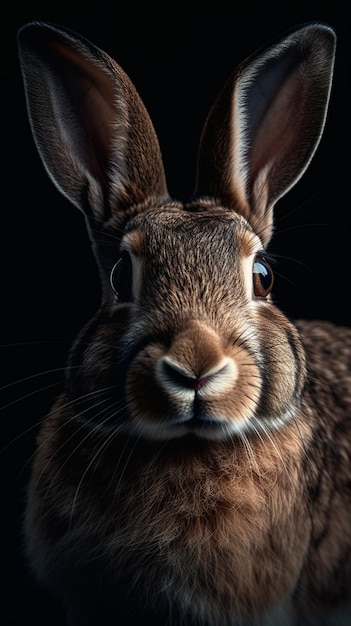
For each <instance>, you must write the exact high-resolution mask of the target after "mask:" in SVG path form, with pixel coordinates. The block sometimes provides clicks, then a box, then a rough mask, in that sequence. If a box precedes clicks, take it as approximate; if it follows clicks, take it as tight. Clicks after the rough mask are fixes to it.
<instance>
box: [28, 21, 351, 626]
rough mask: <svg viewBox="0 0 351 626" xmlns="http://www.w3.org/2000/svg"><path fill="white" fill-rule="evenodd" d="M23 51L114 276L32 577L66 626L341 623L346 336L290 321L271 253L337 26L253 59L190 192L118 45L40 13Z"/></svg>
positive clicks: (42, 444) (44, 497)
mask: <svg viewBox="0 0 351 626" xmlns="http://www.w3.org/2000/svg"><path fill="white" fill-rule="evenodd" d="M18 41H19V56H20V65H21V69H22V74H23V79H24V90H25V95H26V102H27V108H28V114H29V120H30V125H31V129H32V133H33V136H34V140H35V143H36V146H37V149H38V151H39V154H40V156H41V159H42V161H43V164H44V166H45V168H46V170H47V172H48V175H49V176H50V177H51V179H52V181H53V182H54V184H55V185H56V186H57V188H58V189H59V191H60V192H61V193H62V194H63V195H64V196H65V197H66V198H68V200H69V201H70V202H71V203H72V204H73V205H75V206H76V207H77V208H78V209H79V210H80V211H82V212H83V214H84V216H85V221H86V225H87V230H88V233H89V236H90V239H91V242H92V246H93V250H94V253H95V255H96V259H97V264H98V268H99V273H100V277H101V285H102V298H101V307H100V309H99V310H98V311H97V312H96V314H95V316H94V317H93V319H91V320H90V321H89V322H88V323H87V324H86V325H85V327H84V328H83V329H82V330H81V332H80V334H79V335H78V337H77V339H76V340H75V342H74V343H73V346H72V348H71V350H70V353H69V356H68V362H67V369H66V374H65V380H64V389H63V392H62V394H61V395H60V396H59V397H57V398H56V400H55V402H54V405H53V408H52V410H51V412H50V414H49V416H47V417H46V418H45V421H44V423H43V425H42V427H41V429H40V432H39V435H38V440H37V449H36V454H35V459H34V461H33V468H32V474H31V479H30V484H29V486H28V497H27V504H26V512H25V522H24V526H25V530H24V533H25V542H26V550H27V555H28V560H29V562H30V563H31V567H32V568H33V573H34V575H35V576H36V578H37V580H38V582H39V584H43V585H46V586H47V588H48V589H50V590H51V593H53V594H54V595H55V597H57V599H58V602H59V603H60V606H62V610H63V611H64V614H65V619H67V624H69V625H70V626H78V625H79V626H92V625H94V626H95V625H96V624H103V625H104V626H105V625H106V626H107V625H111V626H117V625H124V624H131V623H132V624H143V625H146V624H152V625H153V626H155V625H158V624H159V625H161V624H162V625H163V626H165V625H169V626H189V625H191V626H243V625H244V626H246V625H268V624H269V625H276V624H277V625H278V624H279V626H280V625H283V624H336V623H337V624H341V623H346V620H348V619H349V618H350V615H351V613H350V600H351V592H350V586H351V559H350V554H351V536H350V534H351V533H350V530H351V490H350V484H351V467H350V453H351V427H350V426H351V424H350V417H351V368H350V363H351V329H350V328H347V327H342V326H337V325H334V324H332V323H331V322H327V321H318V320H317V321H307V320H301V321H293V320H290V319H288V317H287V316H286V315H285V313H283V312H281V311H280V310H279V308H278V307H277V306H276V304H275V303H274V301H273V296H272V290H273V285H274V276H273V270H272V267H271V264H270V262H269V253H268V252H267V247H268V244H269V242H270V240H271V237H272V233H273V208H274V205H275V204H276V203H277V201H278V200H279V199H280V198H282V197H283V196H284V195H285V194H286V193H287V192H288V191H289V189H290V188H291V187H292V186H293V185H295V184H296V183H297V181H298V180H299V179H300V177H301V176H302V174H303V173H304V172H305V170H306V168H307V167H308V165H309V163H310V161H311V159H312V157H313V155H314V153H315V151H316V149H317V146H318V144H319V141H320V138H321V134H322V132H323V128H324V124H325V119H326V114H327V108H328V101H329V96H330V89H331V82H332V74H333V64H334V56H335V42H336V36H335V32H334V29H333V28H331V27H330V26H328V25H325V24H322V23H316V22H312V23H307V24H302V25H298V26H296V27H294V28H292V29H291V30H289V31H287V32H285V33H283V34H281V35H280V36H279V37H277V38H276V39H275V40H272V41H270V42H269V43H268V44H266V45H265V46H264V47H262V48H260V49H259V50H258V51H257V52H255V53H254V54H252V55H251V56H250V57H249V58H248V59H246V60H245V61H244V62H242V63H241V64H240V65H239V67H238V68H237V69H236V71H234V73H233V74H232V75H231V76H230V77H229V79H228V81H227V83H226V84H225V86H224V88H223V90H222V91H221V93H220V94H219V96H218V98H217V100H216V101H215V103H214V105H213V107H212V109H211V110H210V112H209V115H208V117H207V120H206V122H205V125H204V128H203V131H202V134H201V138H200V147H199V152H198V158H197V168H196V182H195V191H194V195H193V197H192V198H190V199H189V200H188V201H186V202H182V201H180V200H176V199H173V198H171V197H170V196H169V193H168V191H167V184H166V178H165V173H164V167H163V161H162V156H161V151H160V147H159V143H158V139H157V137H156V133H155V130H154V127H153V125H152V122H151V120H150V118H149V115H148V113H147V111H146V109H145V106H144V104H143V103H142V101H141V98H140V97H139V95H138V93H137V91H136V88H135V87H134V85H133V84H132V82H131V80H130V79H129V78H128V76H127V75H126V74H125V73H124V71H123V70H122V69H121V67H120V66H119V65H118V64H117V63H116V62H115V61H114V60H113V59H112V58H111V57H110V56H109V55H108V54H107V53H106V52H104V51H102V50H101V49H99V48H97V47H95V46H94V45H93V44H92V43H90V42H89V41H88V40H86V39H85V38H84V37H82V36H80V35H79V34H77V33H75V32H73V31H70V30H69V29H66V28H63V27H61V26H57V25H54V24H49V23H45V22H31V23H29V24H26V25H24V26H23V27H22V28H21V29H20V31H19V33H18ZM343 620H344V621H343ZM348 623H349V622H348Z"/></svg>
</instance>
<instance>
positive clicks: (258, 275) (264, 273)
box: [252, 255, 274, 298]
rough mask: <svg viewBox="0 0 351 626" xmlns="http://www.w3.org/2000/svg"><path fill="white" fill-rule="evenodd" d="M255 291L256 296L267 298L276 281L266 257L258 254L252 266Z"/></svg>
mask: <svg viewBox="0 0 351 626" xmlns="http://www.w3.org/2000/svg"><path fill="white" fill-rule="evenodd" d="M252 281H253V292H254V295H255V296H256V298H266V297H267V296H268V294H270V292H271V291H272V288H273V283H274V275H273V270H272V268H271V266H270V265H269V263H268V262H267V261H266V259H265V258H264V257H263V256H261V255H257V256H256V258H255V261H254V264H253V268H252Z"/></svg>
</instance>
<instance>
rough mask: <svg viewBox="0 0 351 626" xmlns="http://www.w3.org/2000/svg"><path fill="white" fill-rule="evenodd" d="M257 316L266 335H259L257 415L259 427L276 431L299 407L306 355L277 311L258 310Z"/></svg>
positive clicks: (266, 308)
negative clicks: (260, 357)
mask: <svg viewBox="0 0 351 626" xmlns="http://www.w3.org/2000/svg"><path fill="white" fill-rule="evenodd" d="M258 317H259V328H261V329H263V328H266V329H268V332H262V331H261V332H260V340H261V355H262V367H261V371H262V379H263V389H262V397H261V402H260V407H259V411H258V413H257V415H258V418H259V420H260V421H261V423H262V424H263V423H264V424H266V425H267V426H268V427H269V426H271V427H272V428H276V427H279V426H280V425H281V424H282V423H284V422H285V421H286V420H287V419H291V418H292V417H294V415H295V414H296V411H297V409H298V407H299V404H300V398H301V393H302V390H303V388H304V384H305V378H306V370H305V356H304V351H303V348H302V345H301V342H300V339H299V336H298V333H297V331H296V329H295V328H294V327H293V326H292V325H291V324H290V323H289V322H288V320H287V319H286V318H285V317H284V316H283V315H282V314H281V313H280V312H279V311H277V310H273V309H272V308H271V307H260V308H259V311H258ZM267 373H269V374H267Z"/></svg>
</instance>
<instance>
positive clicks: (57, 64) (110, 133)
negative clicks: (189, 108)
mask: <svg viewBox="0 0 351 626" xmlns="http://www.w3.org/2000/svg"><path fill="white" fill-rule="evenodd" d="M18 42H19V53H20V60H21V67H22V73H23V78H24V84H25V92H26V98H27V105H28V113H29V118H30V122H31V127H32V131H33V135H34V138H35V141H36V145H37V148H38V150H39V153H40V155H41V158H42V160H43V163H44V165H45V167H46V169H47V171H48V173H49V175H50V176H51V178H52V180H53V181H54V183H55V184H56V185H57V187H58V188H59V190H60V191H61V192H62V193H63V194H64V195H65V196H67V198H69V200H71V202H73V204H75V205H76V206H77V207H78V208H79V209H80V210H82V211H83V212H84V213H85V214H86V215H87V216H88V217H93V218H95V220H98V221H102V222H104V221H106V220H107V219H108V218H109V217H110V214H111V213H112V212H113V211H119V212H122V211H127V210H128V208H129V207H131V206H133V205H141V204H143V203H145V202H147V201H148V200H150V199H153V198H154V199H155V198H157V199H159V198H164V197H167V196H168V192H167V187H166V181H165V175H164V169H163V164H162V158H161V152H160V148H159V144H158V140H157V137H156V134H155V131H154V128H153V125H152V123H151V121H150V118H149V115H148V113H147V111H146V109H145V107H144V105H143V103H142V101H141V99H140V97H139V95H138V93H137V91H136V89H135V87H134V86H133V84H132V83H131V81H130V80H129V78H128V76H127V75H126V74H125V73H124V72H123V70H122V69H121V68H120V66H119V65H118V64H117V63H115V61H114V60H113V59H112V58H111V57H109V55H107V54H106V53H105V52H103V51H102V50H100V49H99V48H97V47H96V46H94V45H93V44H91V43H90V42H89V41H87V40H86V39H85V38H84V37H81V36H80V35H77V34H76V33H73V32H71V31H69V30H66V29H63V28H61V27H57V26H53V25H50V24H46V23H43V22H38V23H36V22H34V23H31V24H28V25H26V26H24V27H23V28H22V29H21V30H20V31H19V35H18Z"/></svg>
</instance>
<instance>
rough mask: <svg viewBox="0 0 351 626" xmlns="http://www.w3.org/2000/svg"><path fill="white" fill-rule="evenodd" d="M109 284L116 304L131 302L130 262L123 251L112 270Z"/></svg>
mask: <svg viewBox="0 0 351 626" xmlns="http://www.w3.org/2000/svg"><path fill="white" fill-rule="evenodd" d="M110 283H111V287H112V289H113V291H114V292H115V294H116V299H117V301H118V302H131V301H132V300H133V274H132V260H131V258H130V255H129V254H128V252H126V251H125V250H124V251H123V252H122V254H121V256H120V258H119V259H118V261H117V263H116V264H115V265H114V266H113V268H112V271H111V274H110Z"/></svg>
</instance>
